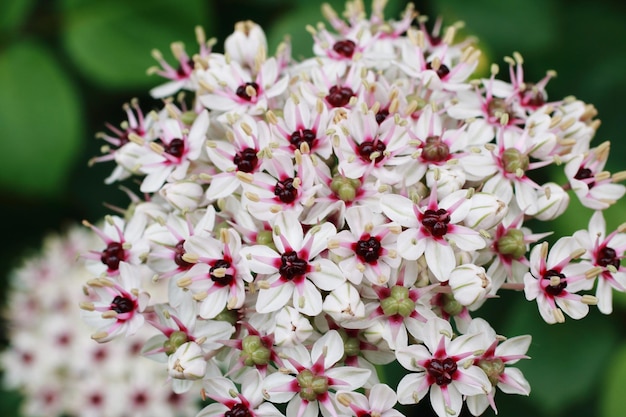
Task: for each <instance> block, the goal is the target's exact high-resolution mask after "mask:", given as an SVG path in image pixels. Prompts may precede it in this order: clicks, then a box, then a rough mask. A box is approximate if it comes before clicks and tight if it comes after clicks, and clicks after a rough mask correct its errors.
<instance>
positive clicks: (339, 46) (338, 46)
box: [333, 39, 356, 58]
mask: <svg viewBox="0 0 626 417" xmlns="http://www.w3.org/2000/svg"><path fill="white" fill-rule="evenodd" d="M355 48H356V44H355V43H354V42H353V41H351V40H350V39H345V40H343V41H339V42H335V44H334V45H333V51H335V52H337V53H338V54H339V55H341V56H343V57H346V58H352V55H354V49H355Z"/></svg>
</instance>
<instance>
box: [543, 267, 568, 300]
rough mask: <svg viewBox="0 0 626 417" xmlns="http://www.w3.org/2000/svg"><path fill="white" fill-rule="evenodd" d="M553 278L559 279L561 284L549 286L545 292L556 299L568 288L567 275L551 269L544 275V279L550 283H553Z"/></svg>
mask: <svg viewBox="0 0 626 417" xmlns="http://www.w3.org/2000/svg"><path fill="white" fill-rule="evenodd" d="M552 277H559V278H560V282H559V283H558V284H557V285H548V286H547V287H546V288H545V292H546V293H548V294H550V295H551V296H553V297H556V296H558V295H560V294H561V293H562V292H563V290H564V289H565V288H567V281H564V278H565V275H563V274H561V273H559V272H558V271H555V270H554V269H550V270H548V271H546V273H545V274H543V279H547V280H548V281H551V279H552Z"/></svg>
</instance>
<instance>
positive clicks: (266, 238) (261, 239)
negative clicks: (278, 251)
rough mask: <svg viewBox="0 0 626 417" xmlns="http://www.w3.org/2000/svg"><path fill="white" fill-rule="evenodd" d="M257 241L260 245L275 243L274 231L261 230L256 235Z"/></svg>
mask: <svg viewBox="0 0 626 417" xmlns="http://www.w3.org/2000/svg"><path fill="white" fill-rule="evenodd" d="M256 243H257V244H258V245H265V246H273V245H274V238H273V237H272V231H271V230H261V231H260V232H259V233H257V235H256Z"/></svg>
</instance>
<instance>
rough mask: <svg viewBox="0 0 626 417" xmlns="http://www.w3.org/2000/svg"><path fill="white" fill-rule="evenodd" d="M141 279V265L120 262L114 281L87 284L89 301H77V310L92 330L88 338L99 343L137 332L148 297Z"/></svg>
mask: <svg viewBox="0 0 626 417" xmlns="http://www.w3.org/2000/svg"><path fill="white" fill-rule="evenodd" d="M144 276H145V271H143V267H142V266H140V265H131V264H128V263H126V262H121V263H120V265H119V275H118V276H117V277H116V278H117V279H115V280H114V279H111V278H95V279H92V280H91V281H89V282H88V283H87V287H86V289H87V291H88V292H89V295H90V296H91V297H92V298H93V301H85V302H81V304H80V307H81V308H82V310H83V311H82V313H83V318H84V320H85V321H86V322H87V323H88V324H89V325H90V326H92V327H95V328H96V332H95V333H93V334H92V336H91V337H92V339H94V340H96V341H97V342H100V343H103V342H108V341H109V340H111V339H113V338H116V337H121V336H125V335H131V334H134V333H135V332H137V330H139V328H140V327H141V326H142V325H143V323H144V316H143V314H142V312H143V310H144V309H145V308H146V306H147V304H148V300H149V298H150V295H149V294H148V293H147V292H145V291H143V290H141V282H142V277H144Z"/></svg>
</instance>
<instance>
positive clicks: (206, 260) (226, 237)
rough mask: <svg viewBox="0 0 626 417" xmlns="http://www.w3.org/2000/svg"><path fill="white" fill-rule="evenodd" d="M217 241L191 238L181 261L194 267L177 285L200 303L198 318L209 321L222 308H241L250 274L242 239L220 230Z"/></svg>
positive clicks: (250, 278) (236, 234) (186, 243)
mask: <svg viewBox="0 0 626 417" xmlns="http://www.w3.org/2000/svg"><path fill="white" fill-rule="evenodd" d="M220 232H221V233H220V239H219V240H218V239H215V238H213V237H211V236H200V235H194V236H190V237H189V238H188V239H186V240H185V243H184V244H183V247H184V249H185V251H186V255H183V260H187V261H191V262H193V263H195V265H194V266H192V267H191V268H190V269H189V270H188V271H187V273H185V274H184V275H183V276H182V277H181V278H180V279H179V280H178V282H177V284H178V286H179V287H181V288H187V289H189V290H190V291H191V292H192V293H193V294H194V298H195V299H196V300H197V301H198V302H199V303H200V307H199V311H198V314H199V315H200V317H202V318H205V319H212V318H214V317H216V316H217V315H218V314H220V313H221V312H222V310H224V309H225V308H227V309H229V310H233V309H238V308H241V307H242V306H243V304H244V302H245V300H246V290H245V283H246V282H252V274H251V273H250V270H249V269H248V265H247V263H246V262H245V259H244V258H243V256H242V253H241V237H240V236H239V234H238V233H237V232H235V231H234V230H233V229H221V230H220Z"/></svg>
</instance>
